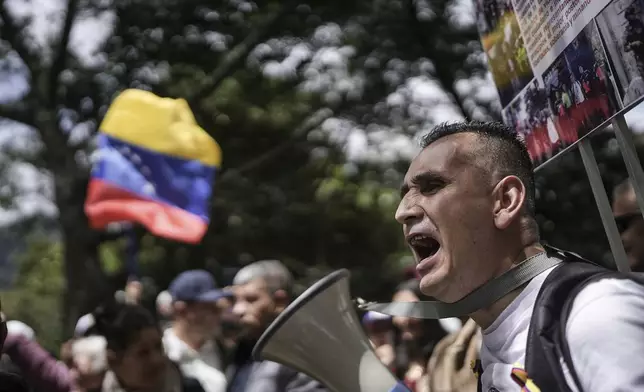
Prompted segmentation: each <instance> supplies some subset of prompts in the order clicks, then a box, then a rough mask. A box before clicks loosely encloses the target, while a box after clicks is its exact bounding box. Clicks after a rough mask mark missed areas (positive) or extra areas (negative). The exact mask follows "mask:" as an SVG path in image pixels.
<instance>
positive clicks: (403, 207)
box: [395, 197, 423, 225]
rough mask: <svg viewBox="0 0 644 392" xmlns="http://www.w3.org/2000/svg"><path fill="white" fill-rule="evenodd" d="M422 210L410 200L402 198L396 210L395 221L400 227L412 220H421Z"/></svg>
mask: <svg viewBox="0 0 644 392" xmlns="http://www.w3.org/2000/svg"><path fill="white" fill-rule="evenodd" d="M422 215H423V210H422V209H421V208H420V207H419V206H418V204H416V203H415V202H413V200H411V199H410V198H407V197H405V198H403V199H402V200H401V201H400V204H398V208H397V209H396V215H395V217H396V220H397V221H398V223H400V224H401V225H403V224H405V223H410V221H412V220H416V219H422Z"/></svg>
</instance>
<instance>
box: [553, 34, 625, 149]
mask: <svg viewBox="0 0 644 392" xmlns="http://www.w3.org/2000/svg"><path fill="white" fill-rule="evenodd" d="M603 49H604V48H603V46H602V43H601V38H600V36H599V31H598V30H597V27H596V25H595V23H594V22H592V21H591V22H590V23H589V24H588V25H587V26H586V27H585V28H584V29H583V30H582V31H581V32H580V33H579V35H577V37H575V39H574V40H573V41H572V42H571V43H570V44H569V45H568V46H567V47H566V49H564V51H563V52H562V53H561V54H560V55H559V57H557V59H556V60H555V62H554V63H553V64H552V65H551V66H550V67H549V68H548V69H547V70H546V72H545V73H544V74H543V81H544V84H545V87H546V91H547V95H548V103H549V106H550V110H551V111H552V113H553V114H554V121H555V125H556V126H557V129H560V130H561V131H562V132H561V138H562V143H563V144H564V145H570V144H572V143H574V142H576V141H577V140H579V138H581V137H583V136H585V135H586V134H588V132H590V131H592V130H593V129H595V128H596V127H598V126H600V125H601V124H602V123H603V122H605V121H606V120H608V119H609V118H610V117H611V116H613V115H614V114H615V113H616V112H617V110H618V109H619V105H618V103H617V99H616V97H615V95H614V91H613V88H612V84H611V82H610V80H611V79H610V78H611V73H610V70H609V67H608V64H607V61H606V57H605V56H604V50H603Z"/></svg>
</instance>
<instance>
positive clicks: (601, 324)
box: [480, 268, 644, 392]
mask: <svg viewBox="0 0 644 392" xmlns="http://www.w3.org/2000/svg"><path fill="white" fill-rule="evenodd" d="M553 269H554V268H552V269H550V270H548V271H546V272H544V273H542V274H541V275H539V276H537V277H536V278H535V279H533V280H532V281H531V282H530V283H529V284H528V285H527V286H526V288H525V289H524V290H523V292H521V294H519V296H518V297H517V298H516V299H515V300H514V301H513V302H512V303H511V304H510V306H508V307H507V308H506V309H505V310H504V311H503V312H502V313H501V315H499V317H498V318H497V319H496V320H495V321H494V323H492V325H491V326H490V327H488V328H487V329H486V330H485V331H483V343H482V345H481V354H480V355H481V364H482V366H483V375H482V377H481V383H482V385H483V391H484V392H495V391H500V392H504V391H517V392H518V391H520V387H519V386H518V385H517V384H516V383H515V382H514V381H512V378H511V376H510V375H511V371H512V368H513V365H514V364H516V363H519V364H521V365H522V366H524V365H525V346H526V342H527V338H528V329H529V326H530V317H531V315H532V309H533V307H534V303H535V301H536V298H537V294H538V293H539V289H540V288H541V285H542V284H543V282H544V280H545V279H546V277H547V276H548V274H549V273H550V272H551V271H552V270H553ZM566 338H567V340H568V345H569V348H570V353H571V356H572V362H573V364H574V366H575V371H576V373H577V376H578V377H579V380H580V382H581V384H582V388H583V391H579V392H623V391H624V392H625V391H644V360H643V359H644V287H642V286H640V285H638V284H637V283H635V282H633V281H630V280H621V279H604V280H600V281H597V282H594V283H591V284H589V285H588V286H587V287H586V288H584V289H583V290H582V291H581V292H580V293H579V294H578V295H577V297H576V298H575V300H574V302H573V306H572V309H571V312H570V315H569V318H568V324H567V325H566ZM562 366H563V369H564V374H565V375H567V379H568V386H569V387H570V388H571V390H573V391H577V388H576V386H575V385H574V382H573V381H572V378H571V377H570V376H568V374H569V372H568V370H567V369H566V367H565V365H564V364H563V361H562Z"/></svg>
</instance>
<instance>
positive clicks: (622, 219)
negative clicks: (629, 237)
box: [615, 212, 642, 234]
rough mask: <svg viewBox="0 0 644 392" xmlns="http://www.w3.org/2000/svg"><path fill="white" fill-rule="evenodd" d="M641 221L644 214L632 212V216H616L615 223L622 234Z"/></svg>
mask: <svg viewBox="0 0 644 392" xmlns="http://www.w3.org/2000/svg"><path fill="white" fill-rule="evenodd" d="M641 219H642V214H641V213H639V212H632V213H630V214H624V215H619V216H616V217H615V223H616V224H617V230H619V233H620V234H622V233H624V232H625V231H626V230H628V228H629V227H631V226H632V225H633V223H635V222H637V221H638V220H641Z"/></svg>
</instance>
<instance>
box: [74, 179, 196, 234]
mask: <svg viewBox="0 0 644 392" xmlns="http://www.w3.org/2000/svg"><path fill="white" fill-rule="evenodd" d="M85 214H86V215H87V218H88V220H89V224H90V226H91V227H92V228H94V229H102V228H105V226H107V225H108V224H109V223H111V222H119V221H130V222H138V223H140V224H142V225H144V226H145V227H146V228H147V229H148V230H149V231H150V232H151V233H152V234H154V235H157V236H159V237H164V238H168V239H171V240H175V241H181V242H187V243H198V242H199V241H201V239H202V238H203V236H204V234H205V233H206V230H207V229H208V225H207V223H206V222H205V221H204V220H203V219H201V218H200V217H199V216H197V215H194V214H191V213H189V212H187V211H185V210H182V209H179V208H177V207H174V206H171V205H168V204H164V203H161V202H158V201H155V200H150V199H146V198H143V197H141V196H140V195H137V194H134V193H132V192H128V191H125V190H123V189H121V188H119V187H117V186H114V185H112V184H110V183H109V182H105V181H102V180H100V179H96V178H93V179H91V180H90V183H89V186H88V190H87V199H86V201H85Z"/></svg>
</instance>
